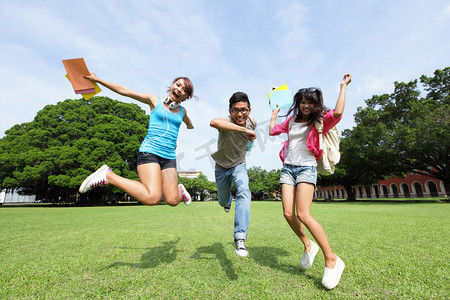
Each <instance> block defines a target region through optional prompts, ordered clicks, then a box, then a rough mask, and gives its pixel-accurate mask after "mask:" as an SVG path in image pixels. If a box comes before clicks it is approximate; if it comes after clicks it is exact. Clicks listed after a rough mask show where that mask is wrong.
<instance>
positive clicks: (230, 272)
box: [191, 242, 238, 280]
mask: <svg viewBox="0 0 450 300" xmlns="http://www.w3.org/2000/svg"><path fill="white" fill-rule="evenodd" d="M191 258H194V259H215V260H218V261H219V263H220V267H221V268H222V270H223V271H224V272H225V273H226V274H227V276H228V278H229V279H231V280H237V279H238V275H237V274H236V272H235V271H234V267H233V263H232V262H231V261H230V260H229V259H228V258H227V254H226V253H225V249H224V247H223V245H222V244H221V243H218V242H216V243H214V244H212V245H211V246H205V247H200V248H197V251H196V252H195V253H194V254H192V255H191Z"/></svg>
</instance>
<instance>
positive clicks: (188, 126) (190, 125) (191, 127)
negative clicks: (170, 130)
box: [186, 124, 194, 129]
mask: <svg viewBox="0 0 450 300" xmlns="http://www.w3.org/2000/svg"><path fill="white" fill-rule="evenodd" d="M186 127H187V129H194V125H192V124H189V125H186Z"/></svg>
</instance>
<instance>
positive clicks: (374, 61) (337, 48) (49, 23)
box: [0, 0, 450, 181]
mask: <svg viewBox="0 0 450 300" xmlns="http://www.w3.org/2000/svg"><path fill="white" fill-rule="evenodd" d="M449 32H450V1H437V0H436V1H435V0H429V1H418V0H412V1H411V0H409V1H395V0H394V1H392V0H389V1H386V0H377V1H375V0H360V1H356V0H355V1H347V0H343V1H331V0H326V1H288V0H277V1H275V0H274V1H264V0H253V1H246V0H239V1H234V0H229V1H213V0H190V1H181V0H171V1H167V0H163V1H154V0H136V1H118V0H91V1H82V0H80V1H60V0H55V1H49V0H39V1H34V0H25V1H6V0H0V84H1V91H2V93H1V96H0V107H1V109H0V138H1V137H3V136H4V135H5V130H7V129H9V128H11V127H12V126H13V125H15V124H20V123H24V122H31V121H32V120H33V118H34V116H35V115H36V113H37V112H38V111H39V110H41V109H42V108H43V107H44V106H45V105H48V104H53V105H54V104H57V103H58V102H60V101H63V100H65V99H78V98H79V97H78V95H75V93H74V92H73V89H72V87H71V85H70V83H69V82H68V81H67V79H66V78H65V77H64V75H65V74H66V72H65V69H64V66H63V64H62V62H61V60H63V59H70V58H78V57H83V58H84V59H85V61H86V63H87V65H88V68H89V70H90V71H92V72H95V73H96V74H97V76H99V77H100V78H103V79H105V80H108V81H111V82H115V83H120V84H123V85H125V86H127V87H129V88H130V89H133V90H136V91H139V92H149V93H153V94H156V95H160V96H163V95H164V93H165V90H166V88H167V86H168V85H170V83H171V81H172V80H173V79H174V78H175V77H177V76H180V75H181V76H188V77H190V78H191V80H192V81H193V83H194V86H195V94H196V95H197V96H198V98H199V100H198V101H195V100H190V101H188V102H185V104H184V106H185V107H186V109H187V111H188V115H189V116H190V118H191V119H192V121H193V124H194V126H195V129H194V130H187V129H186V128H185V126H184V125H182V128H181V129H180V136H179V139H178V148H177V160H178V171H202V172H203V173H204V174H205V175H207V177H208V179H209V180H212V181H213V180H214V175H213V174H214V172H213V162H212V160H211V158H210V157H209V154H208V153H211V151H215V150H216V139H217V130H215V129H214V128H211V127H210V126H209V122H210V120H211V119H212V118H214V117H222V116H226V115H228V99H229V98H230V96H231V95H232V94H233V93H234V92H236V91H243V92H246V93H247V94H248V95H249V98H250V101H251V104H252V112H251V114H252V115H253V116H254V117H255V118H256V119H257V121H258V122H259V126H258V129H257V137H258V138H257V142H255V145H254V148H253V150H252V151H251V152H250V153H249V155H248V157H247V165H248V167H252V166H261V167H262V168H263V169H266V170H271V169H278V168H281V162H280V160H279V158H278V152H279V150H280V147H281V145H280V143H282V142H283V140H284V138H285V137H282V138H281V137H279V138H276V139H274V138H269V137H268V120H269V119H270V115H271V110H270V107H269V105H268V99H267V95H266V94H267V92H268V91H269V90H270V89H271V87H272V86H279V85H282V84H284V83H287V84H288V86H289V88H290V89H291V90H292V91H293V92H295V91H297V90H298V89H299V88H302V87H310V86H318V87H321V88H322V91H323V93H324V99H325V104H326V105H327V106H328V107H330V108H334V105H335V101H336V99H337V96H338V92H339V82H340V80H341V78H342V76H343V74H344V73H347V72H348V73H351V74H352V76H353V80H352V83H351V84H350V85H349V87H348V89H347V103H346V108H345V111H344V118H343V120H342V121H341V122H340V124H339V125H338V128H339V129H340V130H343V129H351V128H352V127H353V126H354V118H353V114H354V113H355V112H356V109H357V107H361V106H364V101H365V100H366V99H369V98H371V97H372V95H375V94H384V93H391V92H392V91H393V88H394V84H393V83H394V81H400V82H408V81H410V80H413V79H417V78H419V77H420V75H423V74H425V75H428V76H432V75H433V72H434V71H435V70H436V69H443V68H445V67H448V66H450V39H449ZM102 89H103V91H102V92H101V93H100V94H99V95H100V96H108V97H111V98H113V99H117V100H120V101H124V102H133V101H134V100H132V99H127V98H124V97H121V96H119V95H116V94H114V93H112V92H110V91H108V90H107V89H106V88H102ZM134 103H137V102H136V101H134ZM141 106H142V108H144V109H145V110H146V112H147V113H149V108H148V107H146V106H143V105H141ZM137 150H138V149H136V152H137Z"/></svg>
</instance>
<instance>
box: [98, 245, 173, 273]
mask: <svg viewBox="0 0 450 300" xmlns="http://www.w3.org/2000/svg"><path fill="white" fill-rule="evenodd" d="M179 241H180V238H178V239H177V240H175V241H171V242H163V245H162V246H156V247H151V248H144V249H149V250H148V251H147V252H145V253H144V254H142V256H141V262H139V263H127V262H121V261H119V262H115V263H113V264H111V265H109V266H107V267H106V268H105V269H111V268H116V267H121V266H127V267H132V268H142V269H147V268H156V267H157V266H159V265H160V264H170V263H172V262H173V261H174V260H175V259H176V258H177V253H178V250H177V244H178V242H179Z"/></svg>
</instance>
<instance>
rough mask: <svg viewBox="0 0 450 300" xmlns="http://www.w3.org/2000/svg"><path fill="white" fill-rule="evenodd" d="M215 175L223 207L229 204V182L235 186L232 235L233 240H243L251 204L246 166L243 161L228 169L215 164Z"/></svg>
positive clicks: (245, 235) (245, 234)
mask: <svg viewBox="0 0 450 300" xmlns="http://www.w3.org/2000/svg"><path fill="white" fill-rule="evenodd" d="M215 175H216V185H217V195H218V197H219V204H220V206H222V207H225V206H228V205H231V201H232V199H231V184H232V183H234V186H235V187H236V190H237V192H236V199H235V205H236V208H235V214H234V234H233V236H234V239H235V240H240V239H243V240H245V239H246V238H247V230H248V225H249V223H250V205H251V193H250V189H249V187H248V175H247V166H246V164H245V163H243V164H240V165H237V166H235V167H232V168H230V169H224V168H221V167H218V166H216V168H215Z"/></svg>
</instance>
